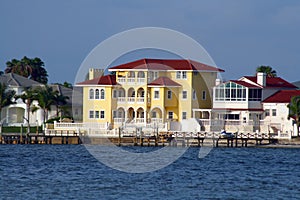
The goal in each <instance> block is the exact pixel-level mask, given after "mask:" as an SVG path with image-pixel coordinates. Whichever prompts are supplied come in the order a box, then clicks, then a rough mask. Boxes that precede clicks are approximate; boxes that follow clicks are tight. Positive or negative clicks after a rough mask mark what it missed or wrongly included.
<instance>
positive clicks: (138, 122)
mask: <svg viewBox="0 0 300 200" xmlns="http://www.w3.org/2000/svg"><path fill="white" fill-rule="evenodd" d="M135 123H137V124H142V123H145V119H144V118H136V119H135Z"/></svg>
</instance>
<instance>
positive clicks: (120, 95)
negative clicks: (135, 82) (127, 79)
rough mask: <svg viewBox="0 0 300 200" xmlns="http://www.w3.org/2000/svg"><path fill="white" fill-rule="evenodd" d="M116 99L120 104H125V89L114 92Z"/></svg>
mask: <svg viewBox="0 0 300 200" xmlns="http://www.w3.org/2000/svg"><path fill="white" fill-rule="evenodd" d="M114 93H116V94H114V97H115V98H117V99H118V102H125V101H126V99H125V90H124V88H119V89H118V90H114Z"/></svg>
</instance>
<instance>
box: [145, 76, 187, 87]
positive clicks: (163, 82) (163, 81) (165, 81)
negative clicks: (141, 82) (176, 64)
mask: <svg viewBox="0 0 300 200" xmlns="http://www.w3.org/2000/svg"><path fill="white" fill-rule="evenodd" d="M148 85H149V86H168V87H180V86H181V85H180V84H178V83H176V82H175V81H172V80H171V79H170V78H168V77H163V76H162V77H159V78H157V79H155V80H154V81H152V82H151V83H149V84H148Z"/></svg>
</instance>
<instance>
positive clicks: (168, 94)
mask: <svg viewBox="0 0 300 200" xmlns="http://www.w3.org/2000/svg"><path fill="white" fill-rule="evenodd" d="M167 98H168V99H172V91H171V90H168V91H167Z"/></svg>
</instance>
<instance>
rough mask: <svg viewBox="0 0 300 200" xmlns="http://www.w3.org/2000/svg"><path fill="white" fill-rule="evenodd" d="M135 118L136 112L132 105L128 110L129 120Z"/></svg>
mask: <svg viewBox="0 0 300 200" xmlns="http://www.w3.org/2000/svg"><path fill="white" fill-rule="evenodd" d="M134 118H135V112H134V109H133V108H132V107H130V108H129V109H128V110H127V119H128V120H127V122H132V121H133V120H134Z"/></svg>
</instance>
